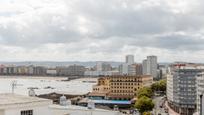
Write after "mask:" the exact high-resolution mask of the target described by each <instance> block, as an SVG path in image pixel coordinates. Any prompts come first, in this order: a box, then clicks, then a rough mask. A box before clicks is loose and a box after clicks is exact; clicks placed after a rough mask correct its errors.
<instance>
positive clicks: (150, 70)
mask: <svg viewBox="0 0 204 115" xmlns="http://www.w3.org/2000/svg"><path fill="white" fill-rule="evenodd" d="M147 75H152V77H153V78H155V79H156V78H157V56H147Z"/></svg>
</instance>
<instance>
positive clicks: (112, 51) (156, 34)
mask: <svg viewBox="0 0 204 115" xmlns="http://www.w3.org/2000/svg"><path fill="white" fill-rule="evenodd" d="M203 5H204V2H203V1H202V0H188V1H183V0H165V1H163V0H143V1H131V0H127V1H124V0H119V1H114V0H110V1H108V2H107V1H94V0H86V1H81V0H74V1H73V0H69V1H67V0H49V1H47V0H26V1H25V0H0V52H1V54H0V57H1V59H0V61H123V60H124V57H125V55H127V54H134V55H135V62H141V61H142V60H143V59H144V58H145V57H146V56H148V55H156V56H158V57H159V58H158V60H159V62H174V61H186V62H201V63H202V62H204V61H203V59H204V56H203V52H204V46H203V44H204V39H203V38H204V37H203V35H204V31H203V30H204V28H203V27H204V25H203V24H204V19H203V15H204V12H203V11H204V10H203V7H202V6H203Z"/></svg>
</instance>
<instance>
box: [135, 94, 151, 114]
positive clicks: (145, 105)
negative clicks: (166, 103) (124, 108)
mask: <svg viewBox="0 0 204 115" xmlns="http://www.w3.org/2000/svg"><path fill="white" fill-rule="evenodd" d="M135 108H137V109H138V110H139V112H140V113H144V112H145V111H151V110H152V109H153V108H154V103H153V101H152V99H151V98H148V97H146V96H143V97H141V98H139V99H138V100H137V102H136V103H135Z"/></svg>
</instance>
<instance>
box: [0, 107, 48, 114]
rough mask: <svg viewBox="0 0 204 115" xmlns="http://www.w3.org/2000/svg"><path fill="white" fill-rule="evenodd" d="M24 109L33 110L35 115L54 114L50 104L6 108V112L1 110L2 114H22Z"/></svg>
mask: <svg viewBox="0 0 204 115" xmlns="http://www.w3.org/2000/svg"><path fill="white" fill-rule="evenodd" d="M23 110H33V115H52V114H51V113H50V111H49V109H48V106H40V107H24V108H15V109H6V110H5V113H4V114H1V111H0V115H21V111H23Z"/></svg>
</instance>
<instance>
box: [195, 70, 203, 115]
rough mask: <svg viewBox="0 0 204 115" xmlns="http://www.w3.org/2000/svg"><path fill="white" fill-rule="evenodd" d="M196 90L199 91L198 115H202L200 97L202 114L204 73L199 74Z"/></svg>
mask: <svg viewBox="0 0 204 115" xmlns="http://www.w3.org/2000/svg"><path fill="white" fill-rule="evenodd" d="M196 90H197V100H196V102H197V115H200V104H201V103H200V101H201V100H200V95H203V96H202V97H203V98H202V113H204V72H201V73H200V74H198V76H197V78H196Z"/></svg>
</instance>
